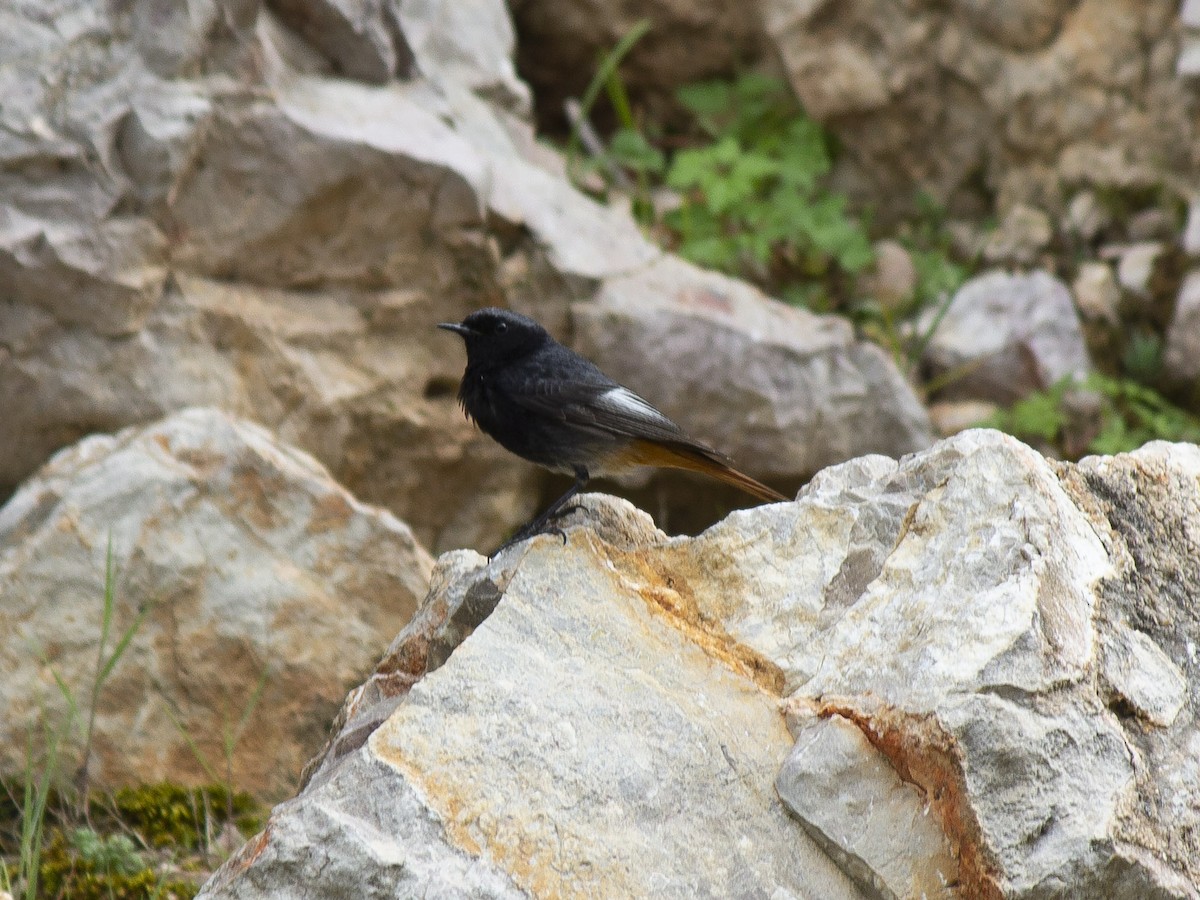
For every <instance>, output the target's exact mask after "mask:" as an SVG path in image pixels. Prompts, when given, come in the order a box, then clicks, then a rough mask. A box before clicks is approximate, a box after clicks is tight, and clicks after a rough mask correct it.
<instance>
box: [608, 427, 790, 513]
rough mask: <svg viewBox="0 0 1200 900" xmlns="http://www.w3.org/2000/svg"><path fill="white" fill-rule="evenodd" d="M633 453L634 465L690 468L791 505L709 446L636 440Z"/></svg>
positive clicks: (774, 500) (754, 493)
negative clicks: (740, 470)
mask: <svg viewBox="0 0 1200 900" xmlns="http://www.w3.org/2000/svg"><path fill="white" fill-rule="evenodd" d="M631 450H632V452H631V454H630V457H631V458H630V460H629V461H630V462H631V463H633V464H635V465H639V466H660V467H662V468H669V469H687V470H688V471H690V472H699V473H701V474H702V475H708V476H709V477H710V478H716V479H717V480H718V481H723V482H725V483H726V484H730V485H733V486H734V487H736V488H739V489H740V490H743V491H745V492H746V493H747V494H750V495H751V496H754V497H757V498H758V499H759V500H765V501H767V502H768V503H779V502H785V503H786V502H787V501H788V500H790V499H791V497H785V496H784V495H783V494H781V493H779V491H777V490H775V489H774V488H769V487H767V486H766V485H765V484H763V483H762V482H761V481H756V480H755V479H753V478H751V477H750V476H749V475H747V474H745V473H744V472H739V471H738V470H737V469H735V468H734V467H733V466H731V465H729V464H728V463H727V462H725V461H724V460H722V459H721V457H720V456H718V455H717V454H716V452H714V451H712V450H709V449H708V448H707V447H701V446H699V445H690V444H684V443H675V444H671V445H666V444H659V443H655V442H653V441H646V440H641V441H635V442H634V444H633V447H632V448H631Z"/></svg>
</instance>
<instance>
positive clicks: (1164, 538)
mask: <svg viewBox="0 0 1200 900" xmlns="http://www.w3.org/2000/svg"><path fill="white" fill-rule="evenodd" d="M1198 516H1200V451H1197V449H1196V448H1195V447H1192V446H1187V445H1166V444H1154V445H1150V446H1148V447H1146V448H1143V449H1142V450H1140V451H1138V452H1137V453H1133V454H1128V455H1124V456H1118V457H1112V458H1093V459H1088V460H1085V461H1083V462H1082V463H1080V464H1078V465H1072V464H1053V463H1050V462H1048V461H1047V460H1045V459H1044V458H1043V457H1041V456H1040V455H1038V454H1037V453H1035V452H1034V451H1032V450H1030V449H1029V448H1027V447H1025V446H1024V445H1022V444H1020V443H1018V442H1017V441H1015V440H1013V439H1011V438H1008V437H1005V436H1003V435H1000V434H998V433H995V432H987V431H972V432H964V433H962V434H960V435H958V436H956V437H954V438H952V439H950V440H947V441H944V442H942V443H940V444H938V445H936V446H935V447H934V448H933V449H931V450H929V451H927V452H924V453H920V454H916V455H914V456H911V457H908V458H905V459H903V460H901V461H899V462H896V461H894V460H891V459H886V458H883V457H878V456H876V457H864V458H861V459H857V460H854V461H852V462H849V463H846V464H844V465H841V466H837V467H834V468H831V469H828V470H826V471H824V472H822V473H821V474H820V475H819V476H818V477H817V478H816V479H814V480H813V482H812V483H811V484H810V485H809V486H808V487H807V488H806V489H805V490H804V491H803V492H802V493H801V495H800V496H799V498H798V499H797V500H796V501H795V502H793V503H782V504H773V505H769V506H763V507H759V508H757V509H753V510H747V511H743V512H738V513H734V514H732V515H731V516H729V518H728V519H726V520H725V521H723V522H722V523H720V524H718V525H717V526H715V527H713V528H712V529H710V530H708V531H707V532H705V533H704V534H702V535H700V536H698V537H696V538H676V539H669V538H667V537H666V536H665V535H663V534H662V533H661V532H658V531H657V530H656V529H654V528H653V526H652V524H651V523H650V521H649V519H648V518H647V517H646V516H645V515H644V514H640V513H638V512H636V511H635V510H633V509H632V508H631V507H629V506H628V505H627V504H623V503H621V502H617V501H612V500H608V499H605V498H603V497H598V496H595V495H591V496H588V497H585V498H584V499H583V500H582V501H581V507H580V509H579V510H578V511H577V512H576V513H574V514H573V516H572V519H571V520H569V521H567V522H565V523H564V526H565V539H563V538H560V537H559V536H558V535H546V536H542V537H539V538H536V539H534V540H532V541H530V542H528V543H525V544H522V545H518V546H516V547H514V548H512V549H510V550H508V551H506V552H505V553H503V554H501V555H500V556H498V557H497V558H495V559H493V560H492V561H490V562H488V561H486V560H484V559H482V558H481V557H478V556H475V555H474V554H471V553H467V552H460V553H456V554H451V555H447V556H444V557H443V558H442V559H441V560H440V562H439V565H438V568H437V570H436V571H435V574H434V577H433V582H434V587H433V589H432V591H431V593H430V595H429V597H428V598H427V599H426V601H425V603H424V604H423V605H422V609H421V611H419V612H418V614H417V616H416V617H415V618H414V620H413V622H412V623H411V624H410V626H409V627H408V628H407V629H406V630H405V631H404V632H402V633H401V635H400V636H399V637H398V638H397V640H396V641H395V642H394V643H393V645H392V647H391V648H390V649H389V651H388V653H387V654H385V656H384V659H383V661H382V662H381V664H380V666H379V667H378V669H377V671H376V673H375V675H373V676H372V677H371V678H370V679H369V680H368V681H367V682H366V683H365V684H364V685H363V686H362V687H360V688H359V689H357V690H356V691H354V692H353V693H352V694H351V696H350V698H349V699H348V701H347V704H346V706H345V707H344V709H343V714H342V717H341V718H340V720H339V727H338V729H337V731H336V733H335V735H334V737H333V738H332V739H331V741H330V743H329V745H328V746H327V748H326V750H325V751H324V752H323V753H322V754H321V755H320V756H319V757H318V758H317V760H315V761H314V763H313V765H312V766H311V767H310V772H309V780H308V782H307V785H306V787H305V789H304V790H303V792H302V793H301V794H300V795H299V796H298V797H297V798H296V799H294V800H292V801H289V802H288V803H286V804H283V805H282V806H280V807H278V808H277V809H276V811H275V813H274V814H273V816H272V817H271V820H270V821H269V823H268V825H267V827H266V829H265V830H264V831H263V833H262V834H260V835H259V836H258V837H256V838H254V839H253V840H251V841H250V843H249V844H248V845H247V846H246V848H245V849H243V851H242V852H241V853H239V854H238V855H236V856H235V857H234V858H232V859H231V860H230V861H229V862H228V863H227V864H226V865H225V866H224V867H223V868H222V869H221V870H219V871H218V872H217V873H216V874H215V875H214V877H213V878H212V880H211V881H210V882H209V883H208V884H207V885H206V887H205V888H204V890H203V891H202V896H204V897H207V898H218V897H220V898H234V897H236V898H252V897H267V896H278V895H280V894H286V893H288V892H289V891H291V890H296V891H298V890H299V887H298V886H299V885H304V889H305V890H309V891H318V892H320V893H322V894H323V895H329V896H355V897H383V896H395V895H396V894H397V893H418V892H422V891H425V892H432V893H439V892H451V893H453V892H456V891H458V892H470V893H472V894H473V895H475V896H489V897H493V896H494V897H500V896H517V895H522V894H523V895H533V896H566V895H573V896H578V895H583V894H588V895H595V896H612V897H626V896H646V895H654V896H702V895H713V896H728V895H730V893H731V891H733V889H734V887H735V886H736V888H737V890H738V891H741V892H744V893H761V894H764V895H775V894H778V895H781V896H782V895H784V894H786V893H790V894H796V895H816V896H821V897H914V898H915V897H922V896H923V897H936V896H942V897H954V896H961V897H1022V898H1033V897H1045V896H1060V895H1064V894H1066V895H1072V896H1104V897H1113V898H1130V900H1132V898H1145V897H1163V898H1166V897H1171V898H1195V897H1197V896H1200V890H1198V889H1197V887H1196V885H1197V884H1198V883H1200V869H1198V868H1197V863H1196V861H1197V860H1198V859H1200V845H1198V844H1197V842H1196V835H1197V834H1200V819H1198V818H1197V816H1198V814H1197V810H1198V809H1200V769H1197V766H1196V760H1195V753H1194V751H1193V750H1192V749H1191V748H1192V747H1193V746H1194V744H1195V742H1196V740H1197V739H1198V737H1197V735H1198V733H1200V732H1198V731H1197V714H1198V713H1200V690H1198V689H1197V684H1200V682H1198V680H1197V679H1198V678H1200V666H1198V664H1197V661H1196V656H1195V653H1194V645H1195V644H1196V643H1197V642H1200V618H1198V617H1197V615H1196V611H1195V609H1194V608H1193V607H1194V604H1192V603H1191V600H1190V598H1191V597H1192V596H1193V595H1194V594H1195V592H1196V590H1197V586H1198V585H1200V569H1197V566H1196V564H1195V561H1194V559H1193V557H1194V553H1192V551H1191V544H1192V542H1193V537H1192V532H1193V531H1194V530H1195V528H1194V523H1195V521H1197V517H1198ZM784 724H786V725H787V730H784V728H783V726H784ZM789 731H790V734H789ZM785 810H786V814H785V812H784V811H785ZM314 848H315V849H314Z"/></svg>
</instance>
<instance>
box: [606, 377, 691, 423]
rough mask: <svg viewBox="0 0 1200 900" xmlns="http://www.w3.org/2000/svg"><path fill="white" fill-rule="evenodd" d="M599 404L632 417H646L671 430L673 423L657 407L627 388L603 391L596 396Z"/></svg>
mask: <svg viewBox="0 0 1200 900" xmlns="http://www.w3.org/2000/svg"><path fill="white" fill-rule="evenodd" d="M596 400H597V402H598V403H599V404H600V405H601V406H607V407H608V408H609V409H611V410H613V411H614V412H619V413H622V414H624V415H626V416H629V417H630V418H633V419H648V420H650V421H651V422H655V423H657V424H659V425H664V426H666V427H668V428H670V429H672V430H674V429H675V427H676V426H675V423H674V422H672V421H671V420H670V419H668V418H667V417H666V416H664V415H663V414H662V413H660V412H659V411H658V410H657V409H655V408H654V407H653V406H651V405H650V404H649V403H647V402H646V401H645V400H643V399H642V398H641V397H639V396H638V395H637V394H635V393H634V392H633V391H631V390H629V388H623V387H615V388H613V389H612V390H609V391H605V392H604V393H603V394H601V395H600V396H599V397H597V398H596Z"/></svg>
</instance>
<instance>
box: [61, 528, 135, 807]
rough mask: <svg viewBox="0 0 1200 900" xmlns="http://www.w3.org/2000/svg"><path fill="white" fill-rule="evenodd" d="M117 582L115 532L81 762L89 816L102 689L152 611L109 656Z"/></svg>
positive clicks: (66, 693)
mask: <svg viewBox="0 0 1200 900" xmlns="http://www.w3.org/2000/svg"><path fill="white" fill-rule="evenodd" d="M116 585H117V570H116V566H115V564H114V563H113V548H112V535H111V534H109V536H108V547H107V549H106V551H105V554H104V604H103V608H102V612H101V617H100V641H99V643H98V644H97V645H96V669H95V672H94V673H93V675H92V683H91V686H90V689H89V696H88V700H89V702H88V717H87V731H86V733H85V735H84V740H83V758H82V761H81V762H80V765H79V773H78V776H77V781H78V784H79V793H80V796H81V798H82V800H83V809H84V817H85V818H86V817H87V803H88V799H87V798H88V782H89V776H90V771H89V760H90V758H91V751H92V739H93V737H94V735H95V728H96V709H97V707H98V706H99V705H100V691H101V690H102V689H103V687H104V684H105V682H106V681H108V679H109V677H110V676H111V675H112V672H113V669H115V668H116V665H117V663H118V662H119V661H120V660H121V657H123V656H124V655H125V651H126V650H128V649H129V645H130V643H131V642H132V641H133V637H134V635H135V634H137V631H138V629H139V628H141V627H142V622H144V621H145V620H146V615H147V614H148V613H149V612H150V607H149V605H145V606H143V607H142V608H141V609H139V610H138V613H137V615H136V616H134V619H133V621H132V622H131V623H130V624H129V626H128V627H127V628H126V629H125V631H124V632H122V634H121V636H120V638H118V639H117V642H116V644H115V645H114V646H113V649H112V652H111V653H108V655H107V656H106V655H105V654H106V651H107V650H108V639H109V636H110V635H111V633H112V624H113V612H114V610H115V609H116ZM54 680H55V681H56V682H57V684H58V687H59V690H60V691H62V693H63V696H64V697H66V699H67V701H68V703H70V704H72V706H73V705H74V697H73V696H72V694H71V690H70V688H69V687H68V686H67V683H66V681H64V680H63V679H62V678H61V677H59V675H58V672H57V671H55V673H54Z"/></svg>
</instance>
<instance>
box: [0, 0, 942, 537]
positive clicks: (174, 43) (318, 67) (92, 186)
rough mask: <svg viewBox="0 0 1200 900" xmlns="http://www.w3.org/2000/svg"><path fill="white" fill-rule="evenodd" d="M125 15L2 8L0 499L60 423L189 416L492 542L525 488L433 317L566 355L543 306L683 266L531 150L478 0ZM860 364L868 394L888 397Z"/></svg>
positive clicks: (233, 3) (421, 531) (558, 163)
mask: <svg viewBox="0 0 1200 900" xmlns="http://www.w3.org/2000/svg"><path fill="white" fill-rule="evenodd" d="M151 5H153V4H151ZM147 9H148V7H146V6H145V4H144V3H126V4H116V5H112V4H109V5H104V4H100V5H97V4H95V3H90V2H86V0H64V2H63V3H60V4H57V5H55V6H53V8H48V9H47V10H41V8H40V7H39V8H38V10H35V9H34V7H32V6H28V5H25V6H21V7H20V8H19V9H14V11H13V12H12V13H11V15H9V16H8V18H7V19H5V24H6V31H5V33H6V35H8V37H7V38H6V41H8V43H6V44H5V46H6V48H8V47H11V53H7V54H6V56H5V62H6V65H5V66H3V67H0V91H2V92H3V96H5V97H7V98H12V99H11V102H8V101H6V103H5V104H4V106H3V108H2V109H0V126H2V127H0V161H5V163H6V167H5V168H4V170H3V171H4V172H5V173H6V174H4V175H3V191H0V278H2V279H3V281H4V283H5V284H6V285H8V290H9V296H10V298H11V300H10V302H8V303H4V304H0V335H3V344H2V346H0V417H2V418H3V420H4V421H5V423H6V424H7V425H8V427H7V428H6V429H4V430H2V431H0V495H2V494H3V493H5V492H7V491H10V490H12V489H13V488H15V487H16V485H18V484H19V483H20V481H21V480H22V479H23V478H25V477H27V476H28V475H29V474H30V473H31V472H33V471H34V470H35V469H36V468H37V467H38V466H39V465H41V464H42V463H43V462H44V461H45V460H46V458H47V457H48V456H49V455H50V454H51V453H52V452H53V451H54V450H56V449H58V448H60V447H63V446H65V445H67V444H70V443H71V442H73V441H75V440H78V439H79V438H80V437H82V436H83V435H85V434H89V433H92V432H94V431H97V430H115V429H117V428H120V427H124V426H126V425H130V424H136V423H145V422H149V421H153V420H155V419H157V418H159V417H161V416H163V415H165V414H168V413H170V412H171V411H173V410H177V409H180V408H182V407H186V406H191V405H214V404H217V405H220V406H221V407H222V408H224V409H226V410H227V411H228V412H230V413H232V414H235V415H242V416H252V417H253V418H254V419H255V420H256V421H259V422H262V423H263V424H264V425H265V426H267V427H268V428H270V429H272V430H273V431H274V432H275V433H277V434H278V435H279V436H280V438H281V439H283V440H286V441H288V442H289V443H291V444H294V445H296V446H298V447H302V448H303V449H305V450H307V451H309V452H311V453H313V454H314V455H315V456H316V457H317V458H318V459H320V460H321V462H322V463H324V464H325V465H327V466H328V467H329V468H330V470H331V471H332V472H333V474H334V475H335V476H336V477H337V478H338V479H339V481H341V482H342V483H343V484H345V485H346V486H347V487H348V488H349V489H350V490H352V491H353V492H354V493H355V494H356V496H359V497H361V498H362V499H364V500H366V501H369V502H372V503H378V504H381V505H386V506H387V507H388V508H389V509H391V510H393V511H394V512H395V513H396V514H397V515H399V516H401V517H402V518H403V519H404V520H405V521H406V522H408V523H409V524H410V525H411V527H412V528H413V529H414V531H415V533H416V534H417V535H418V537H419V538H420V539H421V540H422V541H423V542H424V543H426V544H427V545H428V546H431V547H434V548H440V549H447V548H453V547H461V546H472V547H478V548H483V549H486V548H490V547H493V546H495V545H496V544H497V543H499V542H500V540H501V539H502V537H503V536H504V535H505V534H506V533H508V532H510V531H511V530H512V529H513V528H514V527H515V526H516V525H518V524H520V523H521V522H522V521H523V520H525V519H527V518H528V517H529V516H530V515H531V514H532V513H533V512H534V508H535V507H536V505H537V503H538V495H539V493H540V492H541V491H542V490H543V489H545V487H546V485H547V482H546V478H545V476H544V475H543V474H542V473H540V472H538V471H537V470H536V469H534V467H532V466H530V465H528V464H526V463H524V462H523V461H521V460H519V459H516V458H514V457H513V456H511V455H510V454H508V453H506V452H504V451H503V450H502V449H500V448H499V447H498V446H496V445H495V444H494V443H493V442H492V441H491V440H490V439H488V438H486V437H485V436H483V435H482V434H480V433H479V432H478V431H477V430H476V429H475V428H474V427H473V426H472V425H471V424H470V423H469V422H467V421H466V420H465V419H464V418H463V416H462V415H461V412H460V411H459V409H458V408H457V404H456V402H455V399H454V394H455V390H456V387H457V382H458V379H459V377H460V375H461V372H462V365H463V357H462V351H461V349H460V348H459V347H458V346H456V345H454V344H453V343H452V342H451V338H450V337H448V336H446V335H444V334H441V333H439V332H437V331H436V330H435V329H434V325H435V324H436V323H437V322H439V321H446V320H459V319H461V318H462V317H463V316H464V315H465V314H466V313H467V312H469V311H470V310H472V309H474V308H478V307H481V306H488V305H494V304H497V303H500V304H504V305H509V306H512V307H515V308H518V309H520V310H521V311H524V312H530V313H534V314H536V315H537V316H538V317H539V318H541V319H542V320H543V321H544V322H546V324H547V325H548V326H549V327H551V329H552V330H553V331H554V333H555V334H556V335H558V336H560V337H562V338H564V339H566V338H568V337H569V335H570V332H571V330H572V322H571V321H570V312H569V310H568V308H567V303H566V299H565V298H567V297H570V298H572V299H573V300H578V301H587V300H589V299H590V298H597V297H599V296H600V295H602V294H603V293H604V292H605V291H607V290H608V288H607V285H608V282H609V281H610V280H613V279H615V280H616V281H617V282H618V283H619V285H620V289H621V290H625V289H627V286H628V285H636V284H638V283H640V275H639V273H640V272H642V270H643V269H645V270H646V271H647V272H648V274H647V276H646V278H647V279H648V280H649V282H651V283H653V284H654V285H656V286H660V287H661V286H662V285H663V277H662V273H663V271H664V270H665V269H667V268H669V269H670V271H672V272H673V273H675V276H676V277H677V278H678V279H679V280H678V282H677V283H674V284H671V285H668V288H669V290H671V291H672V292H686V291H691V290H693V289H694V286H696V285H697V283H701V284H702V283H704V282H705V277H704V276H701V275H698V274H697V273H696V270H693V269H691V268H689V267H685V266H682V264H678V265H673V266H668V265H666V264H660V260H661V259H666V258H667V257H665V256H664V254H663V253H662V251H661V250H659V249H658V248H657V247H655V246H653V245H651V244H650V243H648V242H647V241H646V239H645V238H644V237H643V236H642V234H641V233H640V231H639V229H638V226H637V224H636V223H635V222H634V221H633V220H632V219H631V218H630V216H629V215H628V214H627V213H622V212H620V211H618V210H612V209H607V208H604V207H601V206H599V205H597V204H596V203H594V202H592V201H591V200H589V199H588V198H587V197H585V196H583V195H581V194H580V193H579V192H577V191H575V190H574V189H573V188H572V187H571V185H570V184H569V183H568V182H567V181H566V179H565V178H564V177H563V174H562V170H563V163H562V160H561V159H559V158H558V157H556V156H555V155H554V154H553V153H552V152H550V151H548V150H547V149H546V148H544V147H539V145H538V143H537V140H536V138H535V135H534V132H533V128H532V126H531V124H530V123H529V122H528V121H527V120H526V119H525V118H524V117H523V116H524V113H525V111H526V110H527V107H528V105H529V104H528V95H527V91H526V89H525V87H524V85H523V84H522V83H521V82H520V81H519V80H517V79H516V76H515V74H514V70H513V66H512V61H511V58H510V55H511V52H512V48H513V29H512V26H511V24H510V23H509V21H508V17H507V12H506V10H505V7H504V5H503V4H502V3H501V2H500V0H481V2H478V3H471V4H465V5H464V4H455V3H433V2H423V3H418V2H405V3H401V4H396V3H390V2H389V3H383V2H379V0H274V2H272V3H269V4H260V3H255V2H252V0H221V2H220V3H216V2H210V0H190V2H189V3H186V4H182V3H181V4H174V5H171V6H170V9H169V10H166V11H163V10H159V9H158V7H155V8H154V10H153V11H152V14H151V13H148V12H147ZM682 14H683V13H681V15H682ZM740 14H741V13H740V10H739V11H738V15H739V16H740ZM689 15H692V16H693V17H698V21H702V22H708V21H710V18H711V17H710V16H709V13H707V12H704V11H701V12H698V13H697V12H695V11H693V12H692V13H689ZM79 34H87V35H89V38H88V40H86V41H84V40H76V39H75V37H74V36H76V35H79ZM725 39H726V36H725V35H722V37H721V41H722V42H723V41H725ZM694 51H695V47H689V50H688V52H689V54H693V53H694ZM51 70H53V71H56V72H61V73H62V81H61V84H56V85H48V84H47V82H46V81H45V73H46V72H47V71H51ZM331 70H332V72H331ZM392 72H395V73H396V75H395V76H393V75H391V74H390V73H392ZM347 76H352V77H347ZM355 79H357V80H355ZM381 81H382V83H379V82H381ZM646 289H647V290H648V289H649V288H646ZM755 296H758V297H760V296H761V295H757V294H756V295H755ZM822 327H824V326H822ZM846 346H847V347H851V346H853V347H854V350H853V353H854V354H855V355H859V356H864V355H867V354H868V353H869V352H870V351H866V350H863V349H859V347H858V345H851V343H850V340H849V338H848V337H847V338H846ZM653 351H654V352H655V353H658V348H653ZM726 364H727V365H728V366H729V367H730V368H731V369H736V368H737V361H736V360H727V361H726ZM793 365H795V366H796V371H794V372H793V371H789V372H785V373H784V377H785V378H799V377H806V375H805V372H804V369H803V365H802V363H801V362H799V361H794V362H793ZM855 365H858V364H857V363H856V364H855ZM868 370H869V371H868ZM858 375H859V376H860V377H863V378H867V379H868V380H869V381H871V386H870V387H869V388H867V391H868V393H870V394H880V395H882V396H884V397H886V396H890V395H891V394H892V393H893V391H894V389H895V387H894V386H895V385H896V382H897V378H898V375H897V373H896V371H895V369H894V367H892V366H891V364H890V362H887V361H884V360H882V359H877V360H875V361H873V362H871V363H870V364H862V365H861V366H859V373H858ZM735 380H736V379H735ZM875 382H878V384H876V383H875ZM825 405H826V406H828V407H829V408H834V407H836V405H837V404H835V403H833V402H830V403H828V404H825ZM723 408H724V410H725V412H726V414H727V415H731V416H733V417H734V418H733V421H731V422H728V423H726V426H725V427H727V428H730V429H736V428H737V422H738V421H739V420H740V419H741V416H742V413H741V412H740V407H738V405H737V404H736V403H731V402H726V403H725V404H724V407H723ZM912 413H913V410H912V408H911V405H910V406H909V407H907V408H906V409H904V410H902V411H901V416H903V417H906V416H910V415H911V414H912ZM785 427H791V426H790V423H789V424H786V425H785ZM819 427H820V428H821V429H825V428H827V423H826V422H821V423H820V425H819ZM917 427H918V429H919V427H920V426H919V425H918V426H917ZM755 428H756V429H759V428H761V423H755ZM716 437H720V435H716ZM795 439H796V437H795V434H794V432H791V433H789V436H788V437H787V438H786V440H787V441H792V440H795ZM730 449H734V448H730ZM870 449H881V448H880V447H879V446H878V445H877V444H875V443H871V444H870ZM886 449H888V450H889V451H894V452H901V450H903V449H910V447H909V446H908V445H905V444H897V445H895V446H888V447H887V448H886ZM850 452H851V453H853V452H861V450H858V451H856V450H854V449H851V450H850ZM802 462H803V461H802ZM711 499H712V498H710V497H705V496H703V495H701V494H698V493H696V494H694V495H689V497H688V502H689V503H690V504H691V506H693V507H694V508H696V509H701V510H708V509H711V508H712V506H713V503H712V502H711Z"/></svg>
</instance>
